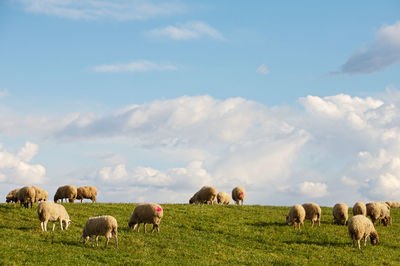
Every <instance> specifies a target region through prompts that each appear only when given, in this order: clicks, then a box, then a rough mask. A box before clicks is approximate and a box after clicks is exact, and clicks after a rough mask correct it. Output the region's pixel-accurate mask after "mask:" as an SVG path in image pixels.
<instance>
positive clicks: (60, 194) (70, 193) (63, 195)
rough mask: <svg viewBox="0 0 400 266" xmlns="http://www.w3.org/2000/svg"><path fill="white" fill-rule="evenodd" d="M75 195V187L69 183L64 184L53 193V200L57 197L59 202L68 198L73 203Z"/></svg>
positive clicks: (56, 199) (55, 200)
mask: <svg viewBox="0 0 400 266" xmlns="http://www.w3.org/2000/svg"><path fill="white" fill-rule="evenodd" d="M76 196H77V190H76V187H74V186H71V185H66V186H62V187H59V188H58V189H57V191H56V194H55V195H54V202H57V201H58V200H59V199H60V200H61V202H62V201H63V199H69V202H71V203H73V202H74V200H75V199H76Z"/></svg>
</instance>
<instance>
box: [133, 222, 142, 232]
mask: <svg viewBox="0 0 400 266" xmlns="http://www.w3.org/2000/svg"><path fill="white" fill-rule="evenodd" d="M136 226H137V230H136V231H137V232H138V233H139V227H140V223H137V224H135V226H134V227H133V230H135V227H136Z"/></svg>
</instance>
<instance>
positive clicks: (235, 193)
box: [232, 187, 246, 205]
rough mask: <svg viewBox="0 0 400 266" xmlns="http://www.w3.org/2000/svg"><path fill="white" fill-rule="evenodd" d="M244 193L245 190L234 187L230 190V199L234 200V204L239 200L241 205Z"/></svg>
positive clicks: (237, 203)
mask: <svg viewBox="0 0 400 266" xmlns="http://www.w3.org/2000/svg"><path fill="white" fill-rule="evenodd" d="M245 194H246V191H245V190H244V188H242V187H235V188H234V189H233V190H232V199H233V200H234V201H235V202H236V205H239V202H241V204H242V205H243V202H244V196H245Z"/></svg>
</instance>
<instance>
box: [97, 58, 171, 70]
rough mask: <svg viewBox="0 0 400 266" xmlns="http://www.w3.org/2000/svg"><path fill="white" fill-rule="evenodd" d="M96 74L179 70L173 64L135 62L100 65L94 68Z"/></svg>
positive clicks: (145, 61)
mask: <svg viewBox="0 0 400 266" xmlns="http://www.w3.org/2000/svg"><path fill="white" fill-rule="evenodd" d="M92 69H93V71H95V72H114V73H116V72H148V71H171V70H177V69H178V68H177V67H176V66H174V65H171V64H159V63H154V62H151V61H147V60H138V61H133V62H130V63H127V64H109V65H99V66H95V67H93V68H92Z"/></svg>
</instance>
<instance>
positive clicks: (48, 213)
mask: <svg viewBox="0 0 400 266" xmlns="http://www.w3.org/2000/svg"><path fill="white" fill-rule="evenodd" d="M37 214H38V217H39V220H40V226H41V228H42V231H43V232H47V223H48V222H49V221H50V222H53V230H52V231H53V232H54V228H55V226H56V224H55V223H54V222H56V221H59V222H60V226H61V231H62V230H64V229H63V222H64V223H65V230H67V229H68V226H69V225H70V224H71V220H70V219H69V215H68V213H67V210H66V209H65V207H64V206H63V205H61V204H57V203H53V202H51V201H42V202H40V203H39V205H38V207H37Z"/></svg>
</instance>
